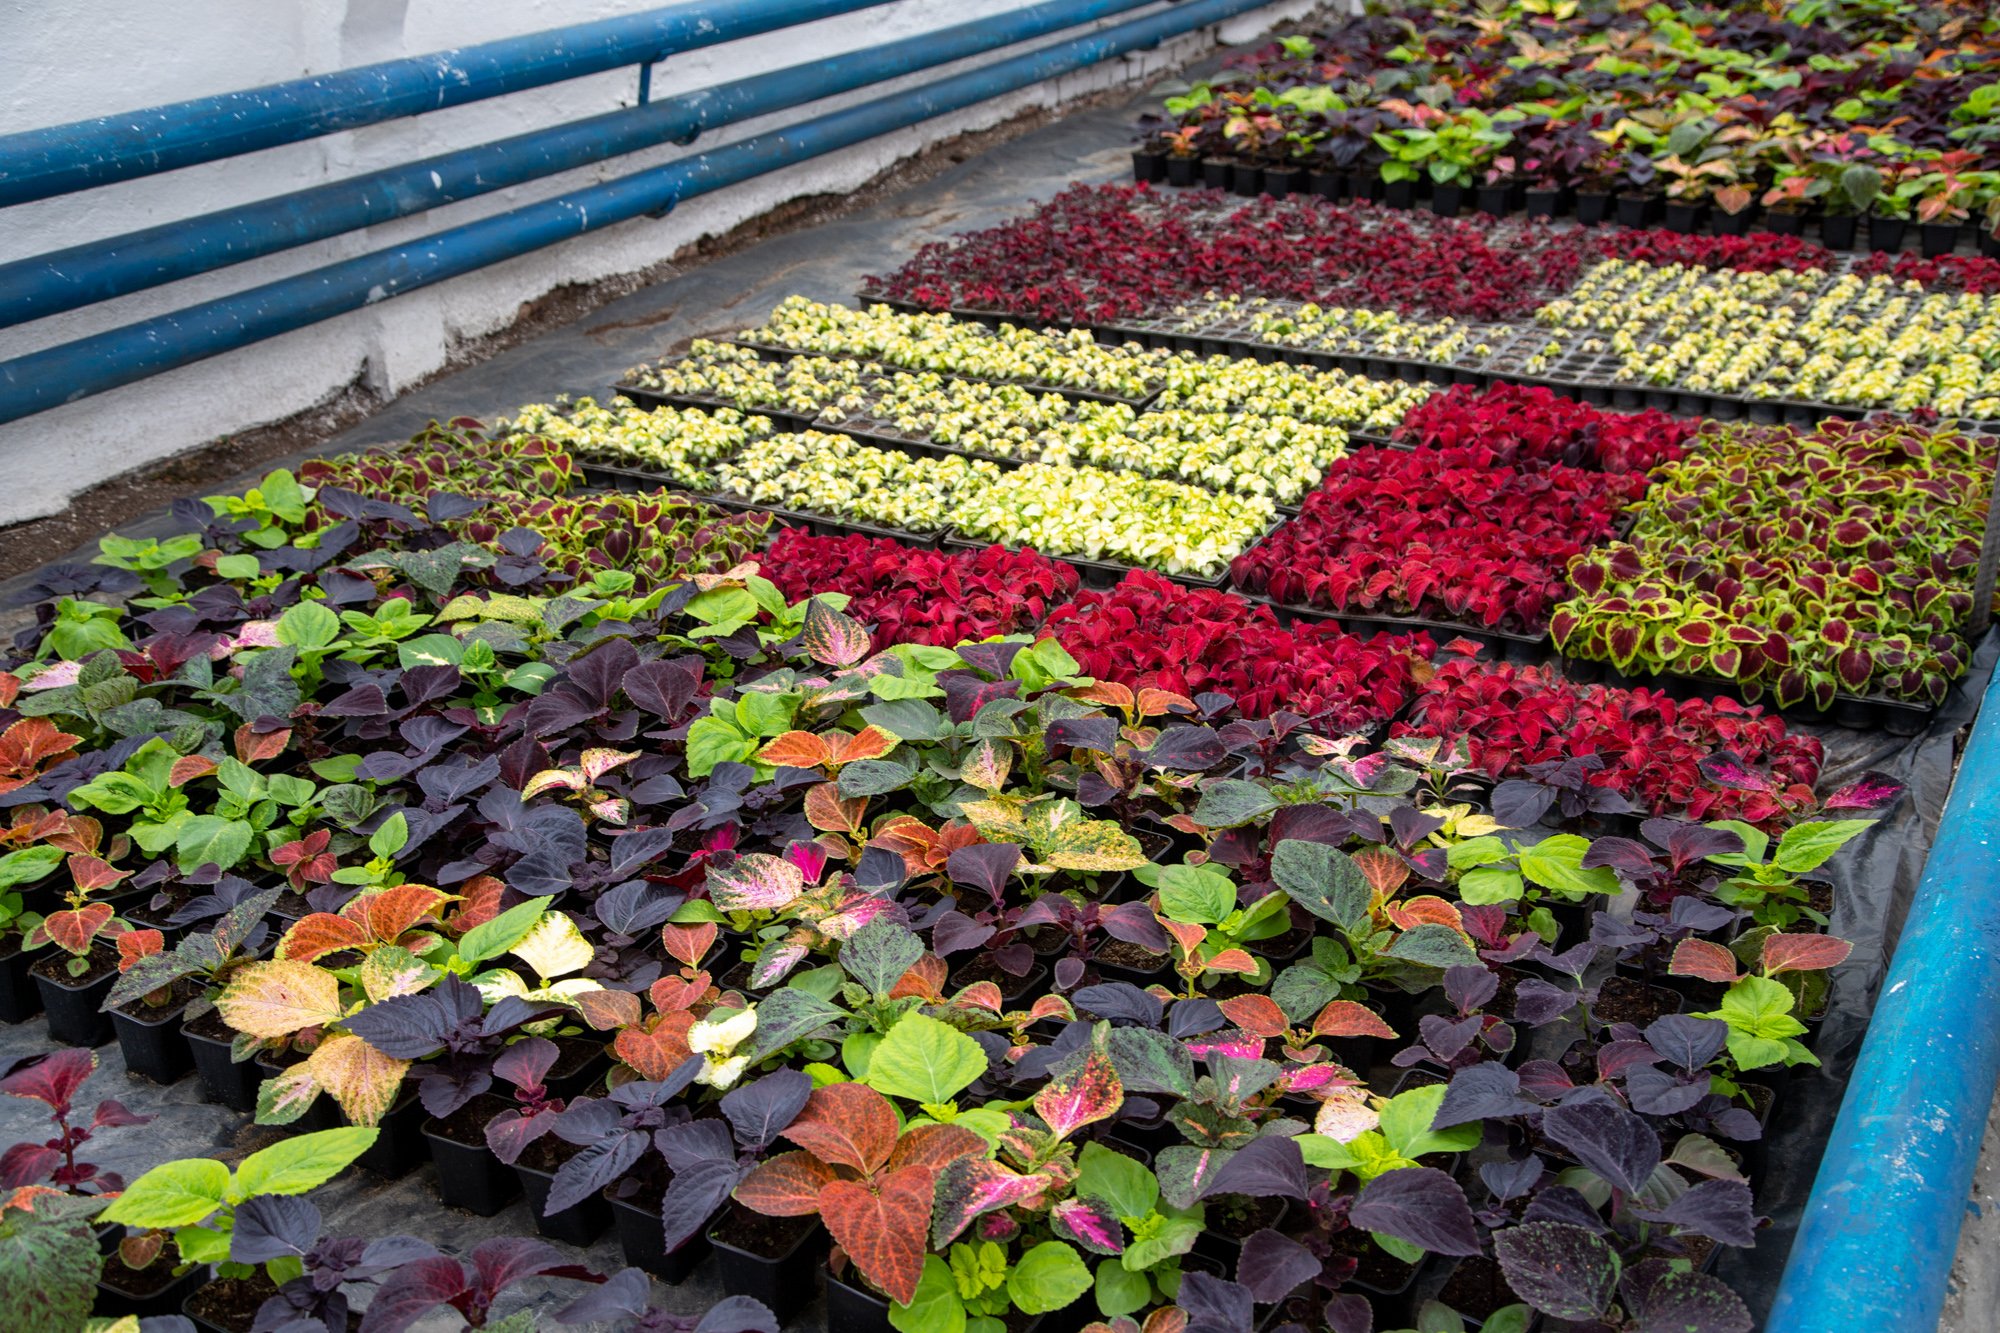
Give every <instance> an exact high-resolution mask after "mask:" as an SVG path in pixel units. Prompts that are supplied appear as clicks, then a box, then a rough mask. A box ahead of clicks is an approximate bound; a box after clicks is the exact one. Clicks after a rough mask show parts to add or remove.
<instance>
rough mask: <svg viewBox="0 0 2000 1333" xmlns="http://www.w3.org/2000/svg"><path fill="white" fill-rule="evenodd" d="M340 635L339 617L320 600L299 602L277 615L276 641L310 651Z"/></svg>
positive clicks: (329, 643)
mask: <svg viewBox="0 0 2000 1333" xmlns="http://www.w3.org/2000/svg"><path fill="white" fill-rule="evenodd" d="M339 637H340V617H339V616H337V615H335V614H334V613H333V612H332V610H330V609H329V608H328V607H327V606H326V605H325V604H324V603H322V602H300V603H299V604H298V605H297V606H293V607H288V608H286V610H285V613H284V614H283V615H281V616H279V617H278V642H279V643H289V644H291V645H292V646H293V647H294V648H299V649H303V650H305V651H307V652H311V651H313V650H314V649H318V648H326V647H329V646H331V645H332V643H333V641H334V640H335V639H338V638H339Z"/></svg>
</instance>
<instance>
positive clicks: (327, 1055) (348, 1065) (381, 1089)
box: [305, 1032, 410, 1125]
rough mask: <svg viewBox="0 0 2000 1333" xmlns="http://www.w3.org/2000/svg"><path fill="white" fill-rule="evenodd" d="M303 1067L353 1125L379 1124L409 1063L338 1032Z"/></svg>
mask: <svg viewBox="0 0 2000 1333" xmlns="http://www.w3.org/2000/svg"><path fill="white" fill-rule="evenodd" d="M305 1068H306V1070H307V1072H308V1073H310V1074H311V1075H312V1076H313V1080H314V1081H315V1082H317V1083H318V1084H319V1086H320V1088H321V1090H323V1091H324V1092H326V1093H327V1094H328V1095H329V1096H331V1097H332V1098H333V1099H334V1101H336V1102H338V1103H340V1109H341V1110H342V1111H343V1112H344V1113H345V1114H346V1116H347V1118H348V1120H349V1121H351V1122H352V1123H354V1124H356V1125H375V1124H380V1123H381V1120H382V1117H383V1116H385V1115H387V1114H388V1113H389V1108H390V1107H391V1106H393V1105H395V1102H396V1094H397V1093H399V1092H401V1091H402V1088H403V1075H404V1074H406V1073H408V1072H409V1068H410V1062H409V1061H408V1060H392V1059H390V1058H389V1057H388V1056H386V1055H384V1054H382V1053H381V1052H380V1051H378V1050H376V1049H375V1048H374V1047H373V1046H370V1045H369V1044H368V1043H367V1042H365V1041H363V1040H361V1038H359V1037H356V1036H352V1035H350V1034H348V1033H345V1032H341V1033H336V1034H335V1035H333V1036H331V1037H329V1038H327V1039H326V1040H325V1041H323V1042H321V1043H320V1044H319V1046H318V1047H317V1048H316V1049H315V1050H314V1051H313V1053H312V1054H311V1055H309V1056H307V1057H306V1063H305Z"/></svg>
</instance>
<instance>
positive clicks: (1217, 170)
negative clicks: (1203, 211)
mask: <svg viewBox="0 0 2000 1333" xmlns="http://www.w3.org/2000/svg"><path fill="white" fill-rule="evenodd" d="M1231 171H1232V164H1231V163H1229V162H1225V161H1223V160H1222V159H1220V158H1214V157H1204V158H1203V159H1202V160H1201V183H1202V184H1203V185H1204V186H1205V187H1207V188H1208V189H1211V190H1226V189H1228V188H1229V180H1230V175H1231Z"/></svg>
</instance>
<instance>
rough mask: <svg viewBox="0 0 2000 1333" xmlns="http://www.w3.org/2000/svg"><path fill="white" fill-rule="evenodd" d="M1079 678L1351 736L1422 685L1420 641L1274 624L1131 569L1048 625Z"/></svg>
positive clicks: (1258, 609)
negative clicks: (1210, 696)
mask: <svg viewBox="0 0 2000 1333" xmlns="http://www.w3.org/2000/svg"><path fill="white" fill-rule="evenodd" d="M1047 632H1048V633H1049V634H1052V635H1054V637H1055V638H1057V639H1058V640H1060V641H1061V643H1062V646H1063V647H1064V648H1065V649H1066V650H1068V652H1069V654H1070V656H1072V657H1074V658H1075V659H1076V660H1077V663H1078V665H1079V666H1080V667H1081V669H1082V671H1083V674H1085V675H1088V676H1095V677H1097V678H1098V679H1100V680H1110V681H1116V682H1118V683H1120V684H1123V685H1129V686H1131V687H1133V688H1135V689H1139V688H1147V687H1150V688H1154V689H1160V690H1165V691H1168V692H1169V693H1172V694H1179V695H1185V696H1188V697H1190V698H1191V697H1193V696H1194V695H1197V694H1201V693H1204V692H1208V691H1214V692H1218V693H1222V694H1227V695H1229V696H1231V697H1232V698H1234V699H1235V701H1236V707H1237V710H1238V711H1239V712H1241V713H1242V714H1243V716H1245V717H1267V716H1269V715H1270V714H1271V713H1273V712H1275V711H1277V710H1278V709H1281V708H1282V709H1287V710H1290V711H1292V712H1295V713H1299V714H1301V715H1303V716H1306V717H1310V718H1314V719H1316V720H1324V722H1325V724H1326V725H1328V726H1331V727H1333V728H1335V729H1338V730H1356V729H1359V728H1363V727H1366V726H1369V725H1371V724H1373V723H1376V722H1380V721H1382V720H1383V719H1385V718H1387V717H1389V716H1391V715H1392V714H1394V713H1396V712H1397V711H1399V710H1400V709H1401V708H1402V706H1403V704H1404V703H1405V702H1407V701H1408V699H1409V697H1410V693H1411V691H1412V690H1414V689H1415V688H1416V686H1417V685H1418V684H1419V683H1420V682H1421V681H1422V680H1423V679H1424V678H1426V676H1427V675H1428V672H1429V660H1430V656H1431V653H1432V651H1433V647H1434V645H1433V644H1432V643H1431V640H1430V639H1429V637H1428V636H1426V635H1422V634H1417V635H1411V636H1404V637H1394V638H1389V637H1384V638H1378V639H1374V640H1368V641H1363V640H1361V639H1358V638H1355V637H1354V636H1353V635H1351V634H1346V633H1343V632H1342V631H1341V630H1339V629H1338V628H1337V627H1335V626H1332V625H1294V626H1291V627H1289V628H1287V627H1285V626H1283V625H1280V624H1279V623H1278V620H1277V617H1276V616H1275V615H1274V614H1273V613H1272V611H1271V609H1270V608H1269V607H1265V606H1258V605H1255V604H1254V603H1251V602H1247V601H1245V600H1244V599H1243V598H1241V597H1238V596H1236V595H1235V594H1233V593H1228V592H1222V591H1215V590H1209V589H1191V588H1184V587H1182V586H1180V585H1179V584H1177V583H1173V582H1171V581H1169V580H1167V579H1164V578H1162V577H1160V576H1159V575H1157V574H1152V573H1148V572H1146V571H1143V570H1136V571H1134V572H1132V573H1130V574H1127V575H1126V576H1125V578H1124V580H1123V581H1121V582H1120V583H1119V584H1118V586H1117V587H1115V588H1112V589H1109V590H1107V591H1103V592H1099V591H1095V590H1087V591H1084V592H1082V593H1079V594H1078V595H1077V597H1076V599H1075V600H1074V601H1072V602H1070V603H1069V604H1068V605H1066V606H1061V607H1057V608H1056V609H1055V610H1054V611H1053V612H1051V613H1050V615H1049V621H1048V626H1047Z"/></svg>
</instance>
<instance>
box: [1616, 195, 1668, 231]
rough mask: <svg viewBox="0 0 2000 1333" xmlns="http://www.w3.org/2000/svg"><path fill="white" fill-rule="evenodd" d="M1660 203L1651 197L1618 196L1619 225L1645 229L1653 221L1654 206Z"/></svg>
mask: <svg viewBox="0 0 2000 1333" xmlns="http://www.w3.org/2000/svg"><path fill="white" fill-rule="evenodd" d="M1658 202H1659V201H1658V200H1656V199H1654V198H1653V197H1652V196H1651V195H1644V194H1621V195H1619V196H1618V225H1619V226H1621V227H1643V226H1645V225H1647V224H1648V223H1650V222H1651V221H1652V220H1653V205H1654V204H1656V203H1658Z"/></svg>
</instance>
